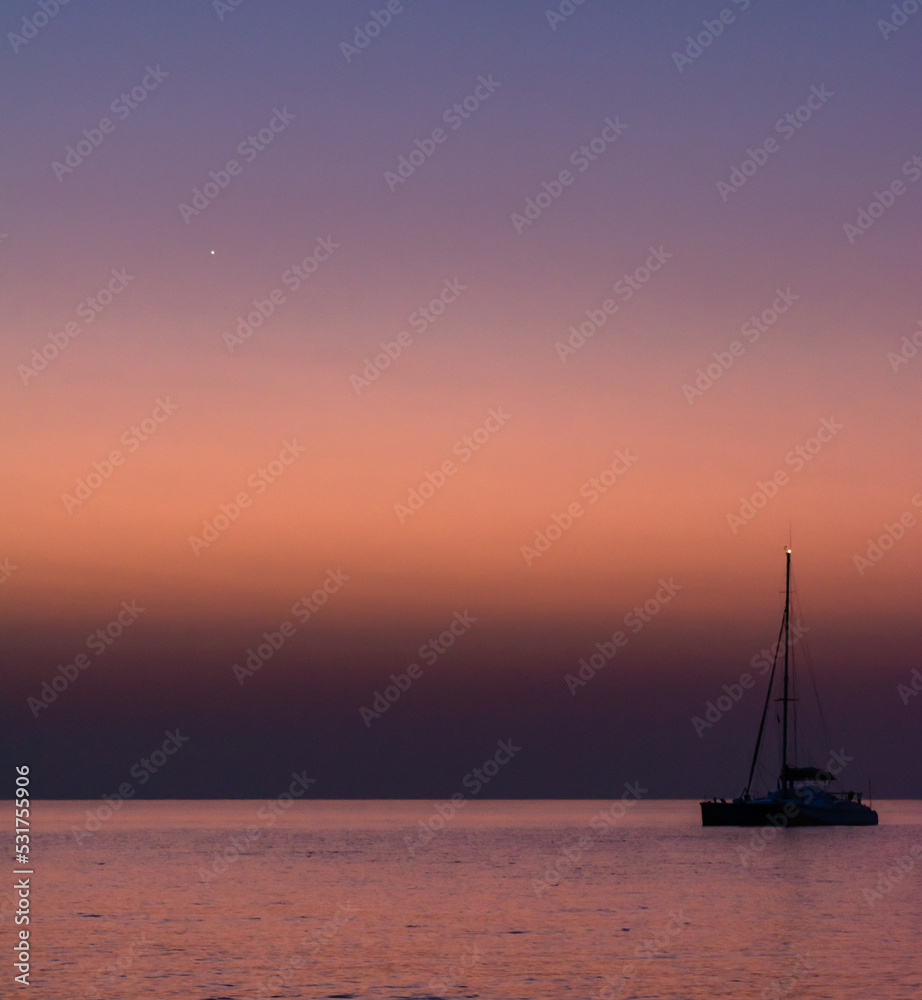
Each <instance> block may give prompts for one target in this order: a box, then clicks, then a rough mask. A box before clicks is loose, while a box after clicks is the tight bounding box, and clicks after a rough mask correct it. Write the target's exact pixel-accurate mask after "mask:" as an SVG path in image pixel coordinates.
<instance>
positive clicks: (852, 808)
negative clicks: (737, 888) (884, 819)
mask: <svg viewBox="0 0 922 1000" xmlns="http://www.w3.org/2000/svg"><path fill="white" fill-rule="evenodd" d="M701 825H702V826H776V827H787V826H877V813H876V812H875V811H874V810H873V809H871V808H869V807H868V806H866V805H862V804H860V803H858V802H847V803H846V802H843V803H837V804H836V805H830V806H809V805H805V804H804V803H795V802H793V801H791V800H788V801H786V802H759V801H755V802H752V801H750V802H702V803H701Z"/></svg>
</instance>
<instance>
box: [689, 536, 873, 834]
mask: <svg viewBox="0 0 922 1000" xmlns="http://www.w3.org/2000/svg"><path fill="white" fill-rule="evenodd" d="M785 552H786V556H787V562H786V572H785V597H784V617H783V618H782V622H781V640H780V641H779V643H778V644H777V645H776V647H775V655H774V661H773V663H772V670H771V674H770V676H769V681H768V690H767V692H766V695H765V706H764V708H763V709H762V720H761V722H760V723H759V733H758V736H757V737H756V745H755V750H754V751H753V755H752V764H751V766H750V768H749V777H748V779H747V781H746V787H745V788H744V789H743V791H742V793H741V794H740V795H739V796H737V797H736V798H735V799H733V800H732V801H730V802H727V801H725V800H724V799H709V800H708V801H706V802H702V803H701V823H702V826H766V825H768V824H771V825H772V826H776V827H788V826H876V825H877V813H876V812H875V811H874V810H873V809H871V808H870V807H869V806H867V805H865V804H864V803H863V802H862V801H861V797H862V796H861V793H860V792H838V791H835V792H834V791H830V790H829V788H828V785H829V783H830V782H832V781H834V780H835V776H834V775H833V774H832V773H831V772H830V771H829V770H826V769H823V768H820V767H815V766H809V765H800V766H798V765H796V764H792V763H791V762H790V760H789V749H790V746H791V741H790V736H791V733H790V732H789V725H788V723H789V715H790V712H789V706H790V703H791V702H792V701H794V700H795V699H794V698H793V696H792V694H791V687H792V686H791V664H790V659H791V657H790V648H791V644H790V641H789V632H790V610H791V550H790V548H787V549H786V550H785ZM782 642H783V646H784V675H783V680H782V693H781V697H780V698H778V699H777V700H778V701H780V702H781V705H782V713H781V771H780V773H779V775H778V784H777V787H776V788H775V789H774V790H773V791H771V792H768V793H767V794H765V795H763V796H761V797H756V798H753V797H752V795H751V794H750V789H751V786H752V780H753V775H754V774H755V769H756V764H757V763H758V759H759V751H760V749H761V746H762V737H763V735H764V732H765V719H766V716H767V715H768V706H769V702H770V701H771V696H772V691H773V689H774V684H775V671H776V667H777V665H778V652H779V651H780V649H781V646H782Z"/></svg>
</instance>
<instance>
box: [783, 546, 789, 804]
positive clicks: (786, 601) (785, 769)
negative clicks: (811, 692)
mask: <svg viewBox="0 0 922 1000" xmlns="http://www.w3.org/2000/svg"><path fill="white" fill-rule="evenodd" d="M785 552H786V553H787V569H786V572H785V579H784V697H783V698H782V699H781V700H782V702H783V703H784V709H783V716H782V718H783V720H784V721H783V723H782V730H781V788H782V790H786V789H788V788H790V787H791V784H790V781H789V779H788V701H789V698H788V654H789V651H790V646H791V644H790V642H789V637H788V633H789V630H790V621H789V617H788V616H789V613H790V609H791V549H790V547H788V548H787V549H785Z"/></svg>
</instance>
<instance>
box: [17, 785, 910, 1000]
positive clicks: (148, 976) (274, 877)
mask: <svg viewBox="0 0 922 1000" xmlns="http://www.w3.org/2000/svg"><path fill="white" fill-rule="evenodd" d="M625 794H626V796H627V798H628V801H629V802H631V803H632V804H631V805H626V804H623V803H622V800H621V799H620V798H616V799H614V800H612V801H600V802H589V801H571V802H561V801H554V802H546V801H505V802H488V801H476V800H475V801H470V802H467V803H465V804H464V805H463V806H462V807H461V808H459V809H457V810H456V812H455V814H454V815H453V816H448V817H442V816H440V814H439V812H438V811H436V808H435V804H434V803H432V802H426V801H373V802H356V801H321V800H315V801H310V800H309V799H308V798H307V797H305V798H304V799H301V800H298V801H295V802H294V803H292V804H289V803H287V802H286V803H283V804H282V805H279V804H276V805H274V806H272V805H269V804H267V803H263V802H250V801H233V802H212V801H201V802H185V801H184V802H176V801H171V802H159V801H146V802H145V801H128V802H124V803H123V804H122V805H121V806H120V808H119V809H118V810H115V811H114V812H113V813H112V815H111V816H108V817H107V816H106V813H105V810H103V812H102V818H100V816H99V815H94V813H96V812H97V810H98V809H99V807H100V803H99V802H98V801H96V802H92V803H90V802H39V803H36V805H35V809H34V811H33V828H34V831H35V841H34V875H32V876H31V884H32V895H31V916H32V922H31V924H30V925H29V929H30V931H31V938H30V943H31V944H32V950H31V961H32V973H31V982H32V991H33V992H34V993H36V994H37V995H39V996H43V997H48V998H55V1000H95V998H105V1000H133V998H141V997H143V998H148V997H156V998H181V1000H206V998H233V1000H243V998H248V1000H249V998H254V1000H255V998H264V997H284V998H295V997H304V998H307V997H310V998H320V997H353V998H362V1000H365V998H403V997H407V998H424V997H483V998H494V1000H512V998H558V997H560V998H564V997H574V998H576V997H578V998H594V997H595V998H599V1000H607V998H617V1000H639V998H670V1000H686V998H696V1000H714V998H720V997H728V998H733V1000H747V998H760V1000H774V998H780V997H791V998H796V1000H805V998H808V1000H820V998H823V1000H826V998H828V1000H891V998H892V1000H911V998H918V997H922V972H920V957H919V942H920V937H919V931H920V928H922V893H920V888H922V879H920V875H919V872H920V869H922V803H920V802H880V803H876V804H875V805H876V808H877V809H878V811H879V812H880V816H881V825H880V826H879V827H877V828H864V829H845V828H839V829H829V830H821V829H797V830H781V831H776V830H774V829H773V828H771V829H767V830H765V831H762V830H740V829H703V828H702V827H701V826H700V820H699V815H698V807H697V803H695V802H689V801H675V802H666V801H649V800H644V799H641V800H639V801H635V800H634V799H632V798H631V797H630V796H629V795H627V793H625ZM441 805H442V811H443V812H446V813H447V812H448V811H449V807H448V806H447V805H446V804H444V803H442V804H441ZM87 810H93V812H91V813H88V812H87ZM440 821H441V822H440ZM12 884H13V879H12V877H9V885H10V886H11V885H12ZM0 898H2V899H3V900H4V904H5V905H4V909H3V912H2V917H3V927H4V930H5V933H4V935H3V937H4V940H6V941H7V942H9V941H10V940H11V938H12V935H13V933H14V928H13V925H12V921H11V919H10V913H9V906H8V901H9V893H8V892H7V891H6V888H5V887H4V891H3V892H2V895H0ZM8 954H9V953H8ZM4 965H5V966H6V968H7V970H8V971H7V972H6V973H4V982H3V985H2V986H0V995H2V996H9V995H12V994H13V993H14V990H20V989H24V988H19V987H16V984H15V983H14V982H13V981H12V977H13V975H15V974H16V973H15V970H12V968H11V964H10V965H8V964H7V963H4ZM16 995H19V992H17V993H16ZM22 995H25V994H24V993H23V994H22Z"/></svg>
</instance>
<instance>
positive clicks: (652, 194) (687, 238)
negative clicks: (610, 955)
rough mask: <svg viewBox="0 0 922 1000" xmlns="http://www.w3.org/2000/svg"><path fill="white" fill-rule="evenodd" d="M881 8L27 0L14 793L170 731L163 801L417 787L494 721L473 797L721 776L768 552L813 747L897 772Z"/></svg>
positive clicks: (912, 415)
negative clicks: (787, 557) (582, 666)
mask: <svg viewBox="0 0 922 1000" xmlns="http://www.w3.org/2000/svg"><path fill="white" fill-rule="evenodd" d="M892 7H893V5H892V4H891V3H888V2H874V3H870V4H863V5H860V6H850V7H849V9H847V10H845V9H843V7H842V5H841V4H837V3H833V2H831V0H818V2H814V3H810V4H794V3H772V4H768V3H761V4H760V3H751V4H750V3H747V2H746V0H732V2H731V0H727V2H726V5H725V6H721V4H720V3H719V2H715V3H708V2H688V0H683V2H681V3H680V2H676V0H673V2H659V3H655V4H652V3H646V2H641V0H632V2H623V3H618V4H604V3H601V2H598V0H588V2H586V3H584V4H581V5H573V6H572V7H571V5H569V4H567V3H563V4H562V5H554V4H548V3H545V2H540V3H539V2H535V0H504V2H502V3H496V2H487V0H468V2H464V3H455V4H436V3H430V2H427V0H402V2H398V0H391V3H390V4H389V5H388V4H387V3H386V0H381V2H380V3H376V4H373V5H369V4H368V3H366V2H353V0H341V2H335V3H334V2H331V0H327V2H323V3H313V4H306V3H298V2H294V0H279V2H276V3H273V4H271V5H261V4H257V3H256V2H255V0H250V2H240V0H237V3H236V5H234V4H232V3H230V2H228V3H222V2H217V3H215V4H211V3H209V2H206V0H197V2H195V3H189V2H182V3H180V2H179V0H164V2H161V3H158V4H156V5H142V4H137V3H128V4H126V3H115V2H112V0H108V2H98V3H93V4H78V3H73V4H66V5H64V6H61V7H60V9H59V10H58V11H57V13H56V14H55V15H54V16H53V17H50V18H49V17H47V16H46V15H44V14H41V13H38V14H36V13H35V12H36V11H39V12H40V8H39V7H37V6H36V7H35V8H34V10H33V7H31V6H28V5H27V6H25V7H19V8H17V12H16V13H15V14H14V13H13V12H12V11H10V10H8V11H7V12H6V13H5V14H4V26H3V32H4V34H5V35H6V42H5V44H6V46H7V52H6V68H5V84H6V85H5V87H4V97H3V116H4V121H5V125H6V136H7V142H6V155H5V160H4V164H3V170H4V190H5V192H6V198H5V199H4V202H5V204H4V209H3V214H2V218H0V230H2V233H3V236H2V240H0V254H3V255H4V257H5V272H6V280H5V282H4V287H3V304H4V311H5V316H6V323H5V329H6V336H5V337H4V339H3V346H2V371H3V379H4V380H5V391H4V393H3V398H4V425H5V431H6V432H5V434H4V435H3V442H2V449H3V450H2V464H3V469H4V471H5V475H6V488H5V489H4V491H3V509H2V514H3V516H2V522H0V523H2V529H0V530H2V534H3V539H2V548H0V561H2V560H5V562H3V563H2V569H0V576H2V583H0V598H2V614H3V625H4V631H5V633H6V636H7V640H6V642H5V643H4V649H5V651H4V652H3V654H2V670H3V673H4V677H5V678H6V690H7V697H6V698H4V706H3V712H4V716H5V718H6V720H7V721H6V726H5V729H6V731H7V733H8V735H9V736H10V741H9V743H8V745H7V747H6V750H5V752H6V753H9V754H10V755H11V756H12V757H14V758H15V762H16V763H28V764H30V765H31V766H32V767H33V768H34V771H35V773H36V777H35V778H34V786H35V789H36V794H38V793H39V791H40V790H41V792H42V793H43V794H44V795H45V796H46V797H50V798H55V797H82V798H98V797H100V796H102V795H103V794H105V793H111V792H113V791H114V790H115V789H116V788H118V786H119V783H120V782H122V781H123V780H125V778H126V776H127V775H128V774H129V772H130V769H131V767H132V765H133V764H134V763H135V762H136V761H138V760H139V759H141V758H142V757H144V756H146V754H147V753H148V752H149V751H150V750H151V749H152V748H153V747H156V746H159V745H160V743H161V742H162V741H163V738H164V736H163V734H164V732H165V731H168V730H173V729H176V727H178V728H179V729H180V730H181V731H182V732H183V733H184V734H187V735H188V736H189V738H190V739H189V743H188V745H186V746H184V747H183V749H182V752H181V754H178V755H177V756H176V757H175V759H171V761H170V763H169V764H168V765H165V766H164V767H163V770H162V773H157V774H155V775H153V777H152V778H151V779H150V781H149V782H148V783H146V786H145V788H144V789H143V791H141V790H139V794H143V795H149V796H154V797H184V796H212V795H214V796H219V797H235V796H247V797H261V796H263V795H264V794H270V793H271V794H273V795H274V794H277V789H278V788H280V787H284V784H285V782H286V781H287V777H286V776H289V775H290V772H291V771H292V769H298V770H301V769H305V768H306V769H307V772H308V773H309V774H311V775H313V776H314V777H315V778H316V780H317V784H316V786H314V790H313V791H312V794H316V796H318V797H327V796H332V797H342V796H345V797H363V796H369V797H377V796H401V797H432V798H437V797H439V796H443V795H448V794H450V793H451V792H453V791H455V790H456V789H457V787H458V779H459V776H461V775H463V774H464V773H465V772H466V771H469V770H470V768H471V767H473V766H475V765H477V764H478V763H480V762H482V761H483V760H484V759H485V758H486V757H488V756H490V755H491V754H492V752H493V749H494V748H495V745H496V742H497V741H498V740H500V739H506V738H512V739H514V740H515V741H516V742H517V743H518V744H520V745H521V746H522V747H523V750H522V753H521V754H519V755H518V756H517V757H516V760H515V762H514V764H511V765H510V767H509V769H508V771H504V772H503V773H502V774H501V775H500V776H498V777H497V780H496V782H495V783H493V785H491V786H490V787H489V788H486V789H485V790H484V791H483V793H482V794H483V795H484V796H485V797H486V796H495V797H516V796H529V797H542V796H552V797H564V798H567V797H574V798H576V797H583V796H588V797H605V796H607V795H609V794H614V790H620V788H621V787H622V785H623V782H624V781H625V780H631V781H633V780H639V781H640V782H641V783H642V784H643V785H644V786H645V787H648V788H649V789H650V793H649V794H650V795H651V797H680V796H681V797H684V796H689V797H690V796H697V795H704V794H708V795H709V794H717V795H730V794H734V793H736V792H738V791H739V790H740V788H741V786H742V784H743V781H744V778H745V771H746V768H747V766H748V755H749V753H750V752H751V741H752V739H753V738H754V735H755V729H756V726H757V724H758V718H759V713H760V711H761V705H762V698H763V694H764V688H763V684H764V677H762V676H761V675H757V687H756V688H755V689H754V690H753V691H751V692H747V693H746V694H745V695H744V696H743V698H741V699H740V700H739V702H738V703H735V704H734V706H733V708H732V710H731V711H730V712H728V713H726V718H722V719H721V720H720V721H719V722H718V723H717V724H715V725H714V727H713V728H712V729H710V730H708V731H706V732H703V733H702V734H701V735H700V736H699V735H698V733H697V732H696V730H695V727H694V725H693V724H692V719H693V717H695V716H699V717H700V716H702V715H703V713H704V710H705V705H706V703H707V702H708V701H714V700H715V699H717V698H718V697H719V696H721V695H722V694H723V693H724V691H723V687H722V686H723V685H733V684H734V683H736V682H737V681H738V679H739V677H740V675H741V673H743V672H744V671H746V670H749V669H751V668H750V666H749V664H750V660H751V658H752V657H753V656H755V655H757V654H758V653H759V651H760V650H761V649H762V648H764V647H765V646H767V645H768V644H769V643H771V642H772V641H773V640H774V639H775V638H776V637H777V630H778V626H779V623H780V616H781V610H782V607H783V584H784V549H785V547H786V546H787V545H788V543H789V542H790V544H791V547H792V549H793V565H794V574H795V582H796V585H797V596H798V599H799V602H800V605H801V607H802V613H803V622H804V623H805V625H807V626H808V627H809V630H810V631H809V636H808V638H807V640H806V643H804V644H803V645H804V646H806V645H807V644H809V652H810V660H811V662H812V664H813V669H814V672H815V675H816V680H817V684H818V686H819V687H820V689H821V692H822V693H823V695H824V696H825V698H824V709H825V713H826V718H827V721H828V723H829V728H830V737H829V742H828V743H826V744H822V743H820V745H819V752H821V753H827V754H828V752H830V751H831V750H839V749H841V748H845V750H846V753H847V754H848V755H850V756H853V757H854V763H853V764H850V765H849V770H848V773H847V774H846V775H843V781H844V782H845V784H846V786H848V785H849V782H851V784H853V785H856V786H858V787H866V785H867V780H868V778H871V780H872V781H873V787H874V792H875V794H876V795H883V796H892V797H910V796H916V795H917V794H918V791H919V786H918V780H917V775H913V774H911V773H909V768H908V766H907V761H908V760H910V759H913V754H914V753H915V752H916V751H917V746H918V744H917V740H918V732H919V726H920V723H922V714H920V713H922V698H916V697H915V696H912V695H906V694H905V689H907V688H908V689H909V690H911V688H909V687H908V686H910V685H911V682H912V677H913V674H912V670H913V668H916V667H919V665H920V660H919V650H920V639H922V628H920V625H919V588H918V567H919V556H920V548H922V476H920V472H919V448H918V437H919V435H918V429H919V427H920V417H922V403H920V391H919V389H920V375H922V356H917V355H919V354H920V353H922V352H920V351H919V349H920V348H922V298H920V292H919V280H918V261H919V259H920V249H922V247H920V232H922V229H920V225H919V223H920V217H922V183H920V181H922V130H920V115H919V113H918V101H917V100H916V98H915V95H916V94H917V93H918V91H919V84H920V77H922V63H920V60H919V51H920V48H919V46H920V32H922V14H916V15H914V16H913V15H909V16H906V15H901V17H900V18H898V20H900V21H901V23H899V24H894V23H891V19H892V16H893V15H892ZM570 10H572V13H569V14H567V13H566V11H570ZM549 11H550V12H551V13H550V15H549V13H548V12H549ZM721 11H724V12H725V13H724V14H723V15H722V14H721ZM561 12H563V13H561ZM24 17H27V18H32V19H33V20H29V21H27V22H26V27H25V28H24V26H23V18H24ZM366 27H367V31H366ZM29 36H30V37H29ZM878 540H880V547H879V548H875V547H874V546H876V545H877V544H878ZM324 584H326V589H325V590H324ZM316 592H319V593H316ZM312 594H315V597H314V598H312V597H311V595H312ZM657 594H659V595H660V597H659V600H658V601H657V596H656V595H657ZM308 601H310V602H311V606H308V604H307V603H306V602H308ZM649 601H652V602H654V603H655V604H657V605H658V606H657V607H656V609H655V613H653V614H650V613H649V608H648V611H647V612H644V615H645V616H646V619H647V620H646V621H644V619H643V617H642V616H641V617H639V618H638V617H634V618H631V619H630V621H629V622H626V618H627V617H628V616H631V615H632V613H634V612H633V609H635V608H637V607H639V608H641V610H642V609H643V606H644V604H645V602H649ZM131 609H134V610H131ZM140 609H143V610H140ZM297 609H300V611H299V610H297ZM120 614H121V615H122V621H121V623H120V624H118V625H116V626H110V623H112V622H116V623H118V622H119V618H118V616H119V615H120ZM634 614H636V613H634ZM286 622H287V623H288V625H289V627H288V628H287V629H284V630H282V631H280V629H282V626H283V624H284V623H286ZM452 622H455V623H463V624H456V626H455V633H454V634H452V635H451V647H450V648H448V646H447V645H446V646H444V652H443V651H442V649H441V648H439V649H438V650H437V652H438V655H435V653H434V652H433V650H434V647H432V646H430V647H429V648H428V651H427V652H426V653H425V657H424V653H423V652H422V651H421V647H425V646H426V644H427V643H429V641H430V639H436V637H437V636H438V635H439V634H440V633H444V632H445V631H446V629H448V628H449V626H450V625H451V623H452ZM638 622H639V623H640V627H639V628H638V627H637V624H636V623H638ZM632 623H633V624H632ZM107 628H110V631H109V633H106V631H105V630H106V629H107ZM100 629H101V630H103V636H104V638H103V637H100V636H98V635H97V632H98V630H100ZM635 629H636V631H635ZM618 630H622V631H624V632H625V633H626V636H627V642H626V644H625V645H624V646H623V648H621V649H619V650H618V652H617V654H616V655H615V656H614V658H613V659H612V660H611V662H610V663H608V665H607V666H606V667H605V668H603V669H602V670H601V671H600V673H599V674H598V676H596V677H594V678H593V679H592V680H591V681H590V682H589V683H587V684H586V685H585V686H584V687H580V688H578V689H576V690H571V688H570V687H569V686H568V684H567V682H566V679H565V678H566V675H567V674H568V673H570V674H573V673H575V672H576V670H577V669H578V664H579V660H580V658H582V657H588V656H590V655H591V654H592V653H594V652H595V651H596V643H605V642H608V641H610V640H611V638H612V635H613V633H615V632H616V631H618ZM115 633H118V634H115ZM266 633H268V634H269V638H267V637H266V635H265V634H266ZM273 635H275V636H276V641H277V642H278V643H279V648H278V649H272V650H271V652H272V655H271V657H268V658H266V660H265V661H264V662H262V665H261V666H260V668H259V670H258V671H255V670H254V671H253V672H252V673H251V674H246V673H245V672H243V671H241V670H237V671H235V664H236V665H237V666H238V667H245V665H246V660H247V656H248V651H249V650H257V649H258V647H260V645H263V647H264V648H265V644H266V643H269V645H270V646H271V637H272V636H273ZM93 636H96V639H95V642H94V641H93V639H92V637H93ZM281 640H283V641H281ZM801 648H802V647H801V646H800V645H799V647H798V650H800V649H801ZM80 654H83V656H84V657H85V662H86V663H87V664H88V666H86V667H85V668H84V669H81V668H80V665H79V664H77V666H76V668H72V667H71V665H73V664H74V663H75V660H76V658H77V657H78V656H79V655H80ZM798 655H800V653H799V652H798ZM427 658H428V659H431V660H432V662H431V663H428V662H427ZM412 663H417V664H418V665H419V667H420V668H421V675H420V676H418V677H416V678H415V679H413V678H411V680H412V683H411V684H410V686H409V687H408V688H407V690H406V691H403V692H401V693H400V697H399V698H398V699H397V700H396V701H394V702H393V704H390V707H389V708H388V710H387V711H386V712H385V713H381V717H380V718H377V719H375V720H374V721H373V722H372V723H371V724H370V725H368V724H366V722H365V721H363V717H362V715H361V714H360V710H361V709H362V708H363V707H369V706H371V705H372V703H373V700H374V698H375V694H376V692H378V691H383V689H384V688H385V687H386V686H387V685H389V684H391V683H392V682H391V681H390V680H389V677H390V675H391V674H392V673H393V674H397V675H400V674H403V673H404V672H405V671H406V670H407V668H408V666H409V665H410V664H412ZM68 670H70V672H71V673H72V674H73V679H69V680H68V678H67V674H68ZM74 670H76V673H74ZM56 677H58V678H62V679H63V680H59V681H58V683H57V690H53V689H52V687H51V684H52V681H53V680H54V678H56ZM64 681H66V684H65V683H64ZM918 683H920V684H922V680H920V681H919V682H918ZM43 685H46V687H45V688H43ZM900 685H903V686H904V693H903V694H902V695H901V694H900V690H901V689H900V687H899V686H900ZM43 690H45V691H46V694H45V696H44V700H43V702H42V705H41V707H38V705H37V704H36V699H38V700H42V699H43V695H42V691H43ZM805 690H806V689H805ZM48 692H51V693H48ZM51 694H54V695H55V697H54V699H53V700H52V698H51ZM29 699H33V700H32V701H31V702H30V700H29ZM804 704H805V705H806V704H807V702H806V697H805V700H804ZM805 711H806V709H805ZM816 763H819V764H823V763H825V759H824V760H818V761H816Z"/></svg>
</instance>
